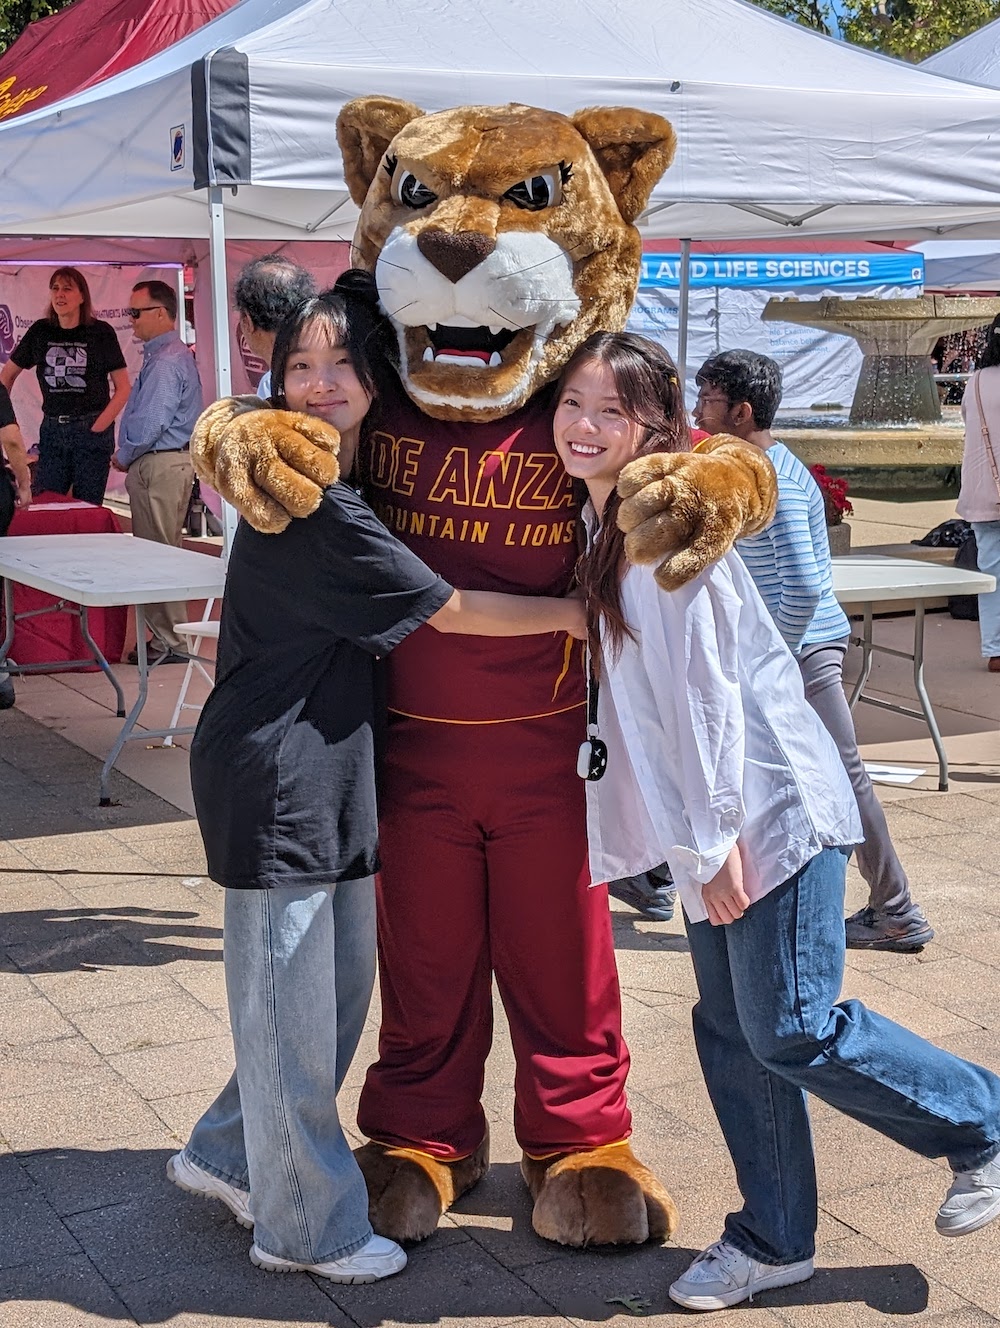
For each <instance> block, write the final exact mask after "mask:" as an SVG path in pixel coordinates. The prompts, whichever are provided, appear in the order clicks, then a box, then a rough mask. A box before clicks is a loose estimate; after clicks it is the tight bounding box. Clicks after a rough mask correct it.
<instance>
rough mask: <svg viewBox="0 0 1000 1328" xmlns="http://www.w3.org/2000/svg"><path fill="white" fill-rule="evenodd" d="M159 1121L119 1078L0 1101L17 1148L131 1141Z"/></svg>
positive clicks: (0, 1123)
mask: <svg viewBox="0 0 1000 1328" xmlns="http://www.w3.org/2000/svg"><path fill="white" fill-rule="evenodd" d="M55 1045H58V1044H55ZM158 1119H159V1118H158V1117H157V1116H156V1115H155V1114H154V1113H153V1112H152V1111H151V1110H150V1109H149V1107H147V1106H146V1104H145V1103H144V1102H143V1101H142V1100H141V1098H140V1097H139V1096H138V1094H136V1093H134V1092H132V1091H130V1090H129V1089H128V1088H127V1087H126V1086H125V1085H123V1084H122V1083H121V1081H120V1080H117V1081H111V1082H94V1083H91V1084H89V1085H87V1086H84V1087H78V1088H76V1089H68V1088H67V1089H62V1090H60V1091H59V1092H55V1093H35V1094H33V1095H31V1096H30V1097H28V1096H25V1097H18V1098H7V1099H4V1100H3V1101H0V1132H2V1133H3V1135H4V1137H5V1138H6V1139H7V1140H8V1142H9V1143H10V1145H11V1147H12V1148H14V1149H18V1150H26V1149H36V1148H51V1147H56V1148H81V1147H87V1146H88V1145H89V1144H92V1143H94V1142H99V1141H101V1140H104V1139H127V1138H129V1137H130V1136H131V1135H134V1134H141V1133H142V1132H143V1131H144V1130H149V1129H151V1128H155V1126H156V1124H157V1121H158Z"/></svg>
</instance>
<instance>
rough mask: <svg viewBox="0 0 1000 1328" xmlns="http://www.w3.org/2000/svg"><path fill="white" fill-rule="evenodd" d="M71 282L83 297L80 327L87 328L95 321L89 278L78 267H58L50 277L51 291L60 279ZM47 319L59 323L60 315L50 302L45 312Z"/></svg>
mask: <svg viewBox="0 0 1000 1328" xmlns="http://www.w3.org/2000/svg"><path fill="white" fill-rule="evenodd" d="M63 278H64V279H65V280H66V281H71V282H72V283H73V285H74V286H75V287H76V288H77V290H78V291H79V292H80V294H81V295H82V296H83V304H81V305H80V326H81V327H86V325H87V324H88V323H92V322H93V321H94V302H93V300H92V299H91V298H90V287H89V286H88V285H87V278H86V277H85V276H84V275H83V273H82V272H81V271H80V269H79V268H78V267H57V268H56V270H55V271H54V272H53V273H52V276H51V277H49V290H51V289H52V283H53V282H54V281H59V280H60V279H63ZM45 317H46V318H47V319H48V320H49V322H50V323H58V322H59V315H58V314H57V313H56V311H55V309H54V308H53V305H52V301H51V300H49V307H48V308H47V309H46V310H45Z"/></svg>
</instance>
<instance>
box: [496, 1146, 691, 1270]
mask: <svg viewBox="0 0 1000 1328" xmlns="http://www.w3.org/2000/svg"><path fill="white" fill-rule="evenodd" d="M521 1175H522V1176H523V1177H524V1179H525V1183H526V1184H527V1186H528V1189H529V1190H530V1191H531V1197H532V1198H533V1199H534V1201H535V1207H534V1211H533V1212H532V1215H531V1225H532V1226H533V1227H534V1228H535V1230H536V1231H537V1232H538V1234H539V1235H540V1236H544V1237H545V1239H546V1240H554V1241H557V1242H558V1243H559V1244H560V1245H576V1246H582V1245H642V1244H643V1243H644V1242H645V1241H647V1240H656V1241H663V1240H668V1239H669V1238H670V1237H671V1236H672V1235H673V1233H674V1232H675V1231H676V1229H677V1209H676V1208H675V1207H674V1201H673V1199H671V1197H670V1195H669V1194H668V1193H667V1192H666V1190H665V1189H664V1188H663V1186H662V1185H661V1184H660V1182H659V1181H658V1180H657V1179H656V1177H655V1176H654V1175H653V1173H652V1172H651V1171H650V1169H649V1168H648V1167H646V1166H643V1164H642V1163H641V1162H640V1161H639V1159H638V1158H637V1157H636V1156H635V1154H634V1153H633V1152H632V1149H631V1148H630V1147H629V1145H628V1144H607V1145H605V1146H604V1147H603V1148H593V1149H591V1150H590V1151H589V1152H586V1153H560V1154H558V1155H557V1156H556V1157H551V1158H544V1159H541V1160H536V1159H535V1158H531V1157H528V1155H527V1154H526V1153H525V1154H524V1155H523V1156H522V1158H521Z"/></svg>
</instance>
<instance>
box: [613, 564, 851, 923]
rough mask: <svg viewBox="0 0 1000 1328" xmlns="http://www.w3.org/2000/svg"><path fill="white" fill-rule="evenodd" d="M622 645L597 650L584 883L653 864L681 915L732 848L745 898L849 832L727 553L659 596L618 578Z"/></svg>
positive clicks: (796, 685) (695, 909)
mask: <svg viewBox="0 0 1000 1328" xmlns="http://www.w3.org/2000/svg"><path fill="white" fill-rule="evenodd" d="M622 604H623V608H624V612H625V618H626V620H627V622H628V623H629V625H630V626H631V627H632V629H633V630H634V632H635V636H636V640H635V641H629V640H626V642H625V646H624V649H623V650H622V653H621V656H620V657H619V658H618V659H617V660H615V659H614V658H613V657H612V654H611V651H610V650H609V649H605V650H604V652H603V658H602V662H601V681H600V690H599V693H598V720H599V726H600V736H601V737H602V738H603V739H604V741H605V742H606V743H607V745H608V768H607V772H606V774H605V776H604V778H603V779H602V780H600V781H597V782H594V783H588V784H587V832H588V837H589V842H590V871H591V878H592V880H593V881H594V882H595V883H597V882H601V881H612V880H617V879H618V878H620V877H623V876H634V875H635V874H636V873H638V872H643V871H648V870H649V868H651V867H655V866H658V865H659V864H660V863H662V862H666V863H667V864H668V865H669V867H670V871H671V874H672V876H673V878H674V881H675V882H676V884H677V886H678V888H679V890H680V895H681V901H682V903H683V905H684V909H685V912H686V913H687V915H688V917H689V918H690V919H691V921H692V922H703V921H704V920H705V919H706V918H707V916H708V914H707V912H706V909H705V905H704V903H703V901H702V897H701V887H702V885H703V884H705V883H706V882H707V881H710V880H711V879H712V877H713V876H715V874H716V873H717V872H718V871H719V869H720V868H721V867H722V864H723V863H724V862H725V860H726V858H727V856H728V854H729V852H730V850H731V849H732V847H733V845H734V844H736V843H738V844H739V849H740V856H741V858H742V861H743V874H744V888H745V889H746V892H747V894H748V895H749V897H750V899H751V901H754V900H757V899H760V898H761V897H762V896H763V895H765V894H767V893H768V891H770V890H773V889H775V888H776V887H777V886H779V885H780V884H781V883H782V882H783V881H786V880H788V878H789V877H790V876H793V875H794V874H795V873H796V872H797V871H798V870H799V869H800V868H801V867H803V866H805V864H806V863H807V862H808V861H809V860H810V858H813V857H815V855H816V854H817V853H818V852H819V851H820V849H821V848H823V847H824V846H836V845H842V846H845V847H846V846H847V845H850V844H857V843H860V842H861V841H862V839H863V835H862V832H861V822H860V819H859V816H858V809H857V803H856V802H855V798H854V792H853V790H852V788H851V785H850V781H849V780H848V777H847V773H846V771H845V770H844V767H843V765H842V763H841V760H840V756H839V754H838V752H837V749H836V747H835V745H834V742H833V739H832V738H831V737H830V735H829V733H828V732H827V731H826V729H825V728H824V727H823V724H822V722H821V720H820V719H819V716H818V715H817V714H816V712H815V711H814V710H813V709H812V707H811V706H810V705H809V703H808V702H807V701H806V699H805V693H804V691H803V687H802V676H801V674H800V672H799V667H798V665H797V664H796V662H795V660H794V658H793V657H792V655H791V653H790V652H789V649H788V647H787V646H786V645H785V643H784V641H783V640H782V639H781V636H780V634H779V632H778V630H777V628H776V627H775V625H774V622H773V620H772V619H771V617H770V615H769V613H768V611H767V609H766V608H765V606H764V603H763V601H762V600H761V598H760V595H759V594H758V592H757V589H756V587H755V585H754V583H753V580H752V578H751V576H750V574H749V572H748V571H747V569H746V567H745V566H744V565H743V562H742V560H741V559H740V557H739V556H738V554H735V553H730V554H728V555H727V556H726V557H725V558H723V559H722V560H721V561H720V562H718V563H716V564H715V565H714V566H712V567H710V568H708V569H707V570H706V571H704V572H702V573H701V575H700V576H698V577H696V578H695V579H694V580H693V581H691V582H690V583H689V584H688V585H686V586H684V587H683V588H682V589H680V590H675V591H673V592H671V593H665V592H664V591H662V590H660V588H659V587H658V586H657V584H656V582H655V580H654V579H653V571H652V568H649V567H630V568H629V569H628V571H627V573H626V575H625V578H624V580H623V582H622Z"/></svg>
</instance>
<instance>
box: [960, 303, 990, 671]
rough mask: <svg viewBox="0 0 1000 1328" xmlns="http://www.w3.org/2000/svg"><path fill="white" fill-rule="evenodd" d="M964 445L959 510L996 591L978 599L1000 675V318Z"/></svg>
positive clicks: (976, 381)
mask: <svg viewBox="0 0 1000 1328" xmlns="http://www.w3.org/2000/svg"><path fill="white" fill-rule="evenodd" d="M962 418H963V419H964V420H965V446H964V448H963V450H962V487H961V491H960V492H959V495H958V503H957V504H956V509H957V511H958V515H959V516H960V517H963V518H964V519H965V520H966V521H969V522H971V523H972V529H973V532H974V534H975V536H976V560H977V563H978V566H979V570H980V571H981V572H988V573H989V575H990V576H995V577H996V578H997V589H996V590H991V591H990V592H989V593H988V594H985V595H980V596H979V639H980V645H981V648H982V653H983V658H984V659H985V660H986V667H987V669H988V670H989V672H990V673H1000V314H998V315H997V317H996V318H994V320H993V322H992V323H991V324H990V327H989V331H988V332H987V334H986V347H985V350H984V351H983V354H982V355H981V356H980V359H979V366H978V368H977V370H976V372H975V373H974V374H973V375H972V379H971V381H970V382H969V383H968V384H967V385H966V389H965V395H964V396H963V398H962Z"/></svg>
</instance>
